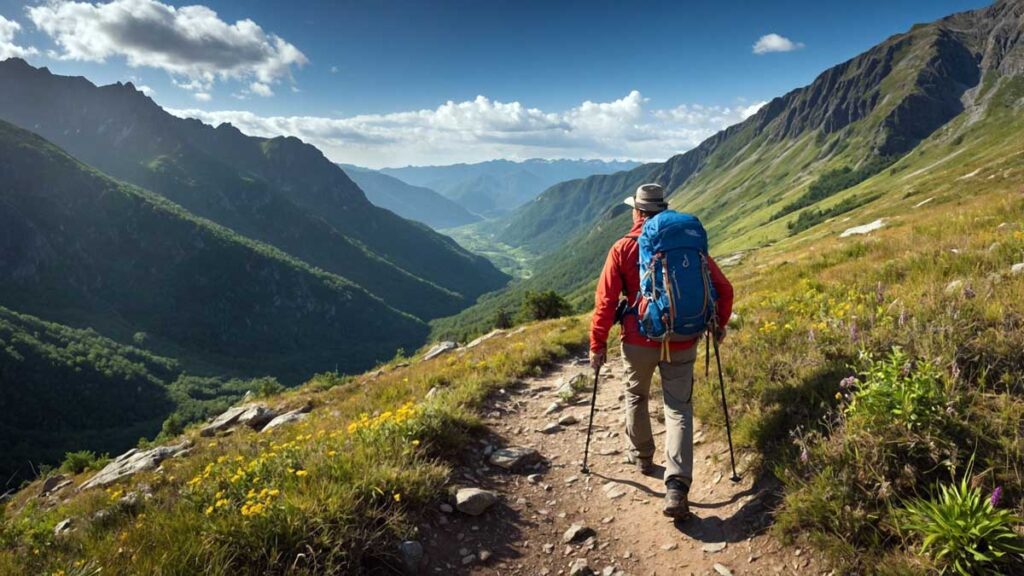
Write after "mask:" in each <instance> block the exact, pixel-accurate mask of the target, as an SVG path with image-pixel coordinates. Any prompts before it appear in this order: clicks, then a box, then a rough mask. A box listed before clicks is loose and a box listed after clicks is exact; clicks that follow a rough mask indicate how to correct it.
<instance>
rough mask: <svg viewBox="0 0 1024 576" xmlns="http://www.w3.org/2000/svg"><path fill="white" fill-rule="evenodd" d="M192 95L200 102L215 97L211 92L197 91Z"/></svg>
mask: <svg viewBox="0 0 1024 576" xmlns="http://www.w3.org/2000/svg"><path fill="white" fill-rule="evenodd" d="M192 97H193V98H195V99H196V100H199V101H200V102H209V101H210V100H211V99H213V96H210V94H209V92H195V93H194V94H192Z"/></svg>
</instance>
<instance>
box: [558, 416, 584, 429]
mask: <svg viewBox="0 0 1024 576" xmlns="http://www.w3.org/2000/svg"><path fill="white" fill-rule="evenodd" d="M577 422H579V420H577V419H576V417H575V416H573V415H572V414H566V415H565V416H562V417H561V418H559V419H558V423H559V424H561V425H562V426H572V425H573V424H576V423H577Z"/></svg>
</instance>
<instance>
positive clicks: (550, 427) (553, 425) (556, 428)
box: [537, 422, 562, 434]
mask: <svg viewBox="0 0 1024 576" xmlns="http://www.w3.org/2000/svg"><path fill="white" fill-rule="evenodd" d="M537 431H538V432H540V433H541V434H555V433H556V432H561V431H562V426H561V425H560V424H559V423H558V422H548V423H547V424H545V425H544V427H543V428H540V429H538V430H537Z"/></svg>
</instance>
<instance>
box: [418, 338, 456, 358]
mask: <svg viewBox="0 0 1024 576" xmlns="http://www.w3.org/2000/svg"><path fill="white" fill-rule="evenodd" d="M458 347H459V343H458V342H452V341H451V340H445V341H444V342H438V343H437V344H435V345H434V347H433V348H431V349H430V350H427V353H426V354H425V355H424V356H423V359H424V360H432V359H434V358H437V357H438V356H441V355H442V354H447V353H448V352H451V351H452V350H455V349H456V348H458Z"/></svg>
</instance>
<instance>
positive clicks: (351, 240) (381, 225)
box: [0, 59, 507, 319]
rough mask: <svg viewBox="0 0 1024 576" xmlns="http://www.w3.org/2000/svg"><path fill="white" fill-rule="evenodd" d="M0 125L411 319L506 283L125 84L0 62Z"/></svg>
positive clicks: (276, 149) (238, 136)
mask: <svg viewBox="0 0 1024 576" xmlns="http://www.w3.org/2000/svg"><path fill="white" fill-rule="evenodd" d="M0 119H3V120H6V121H9V122H11V123H13V124H15V125H18V126H21V127H24V128H27V129H30V130H32V131H34V132H36V133H38V134H40V135H42V136H43V137H44V138H48V139H50V140H51V141H53V142H54V143H55V144H57V145H58V146H60V147H62V148H64V149H65V150H67V151H68V153H70V154H72V155H74V156H75V157H76V158H78V159H80V160H82V161H83V162H86V163H87V164H89V165H91V166H94V167H96V168H98V169H100V170H102V171H104V172H105V173H107V174H109V175H111V176H114V177H116V178H120V179H123V180H125V181H127V182H131V183H133V184H136V185H139V186H142V187H144V188H147V189H149V190H151V191H153V192H156V193H158V194H161V195H163V196H165V197H166V198H168V199H169V200H171V201H173V202H175V203H176V204H179V205H180V206H182V207H183V208H185V209H186V210H188V211H190V212H192V213H194V214H196V215H198V216H201V217H205V218H209V219H210V220H213V221H214V222H217V223H218V224H221V225H224V226H227V227H228V228H230V229H232V230H234V231H235V232H237V233H239V234H241V235H243V236H246V237H249V238H252V239H254V240H259V241H262V242H266V243H268V244H271V245H273V246H275V247H277V248H280V249H282V250H284V251H286V252H287V253H288V254H290V255H292V256H294V257H296V258H299V259H301V260H304V261H305V262H307V263H309V264H311V265H313V266H316V267H319V268H322V269H323V270H326V271H328V272H332V273H334V274H336V275H339V276H342V277H344V278H346V279H348V280H350V281H352V282H355V283H357V284H359V285H361V286H363V287H365V288H367V289H368V290H370V291H372V292H373V293H374V294H375V295H377V296H379V297H381V298H383V299H384V300H386V301H388V302H391V303H394V306H395V307H397V308H399V309H401V310H403V311H405V312H409V313H411V314H414V315H416V316H417V317H419V318H424V319H426V318H432V317H436V316H438V315H443V314H451V313H453V312H455V311H457V310H459V309H462V308H464V307H465V306H467V305H468V304H470V303H472V302H473V301H474V300H475V299H476V297H477V296H479V295H480V294H482V293H484V292H487V291H489V290H493V289H495V288H498V287H500V286H501V285H503V284H504V283H505V282H506V280H507V277H506V276H505V275H504V274H502V273H501V272H499V271H498V270H497V269H495V268H494V267H493V266H492V265H491V264H490V262H488V261H487V260H486V259H484V258H481V257H478V256H474V255H472V254H470V253H469V252H467V251H465V250H463V249H462V248H460V247H459V246H458V245H457V244H456V243H455V242H454V241H452V240H451V239H449V238H447V237H445V236H442V235H440V234H437V233H435V232H433V231H432V230H430V229H429V228H428V227H427V226H425V225H422V224H418V223H413V222H409V221H407V220H405V219H403V218H401V217H399V216H397V215H395V214H393V213H391V212H389V211H387V210H383V209H380V208H377V207H375V206H374V205H373V204H371V203H370V202H369V201H368V200H367V199H366V197H365V196H364V195H363V193H362V191H361V190H360V189H359V188H358V186H356V184H355V183H353V182H352V181H351V180H350V179H349V178H348V176H346V175H345V173H344V172H343V171H342V170H341V169H340V168H339V167H337V166H335V165H334V164H332V163H331V162H330V161H329V160H327V158H325V157H324V156H323V154H322V153H320V151H319V150H317V149H316V148H314V147H312V146H309V145H307V144H304V143H302V142H301V141H299V140H298V139H295V138H283V137H282V138H272V139H264V138H254V137H249V136H246V135H244V134H242V133H241V132H240V131H238V130H237V129H236V128H234V127H232V126H230V125H227V124H224V125H221V126H219V127H217V128H213V127H211V126H208V125H205V124H202V123H201V122H199V121H197V120H185V119H181V118H177V117H175V116H172V115H170V114H168V113H166V112H165V111H164V110H163V109H161V108H160V107H159V106H157V105H156V104H155V103H154V102H153V101H152V100H150V99H149V98H148V97H146V96H145V95H143V94H142V93H141V92H139V91H138V90H136V89H135V88H134V86H132V85H131V84H130V83H129V84H120V83H119V84H114V85H110V86H103V87H96V86H95V85H93V84H92V83H90V82H89V81H87V80H86V79H84V78H72V77H63V76H56V75H53V74H51V73H50V72H49V71H48V70H47V69H45V68H41V69H37V68H33V67H32V66H29V65H28V64H27V63H25V62H24V61H22V60H18V59H10V60H7V61H5V62H0Z"/></svg>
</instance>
